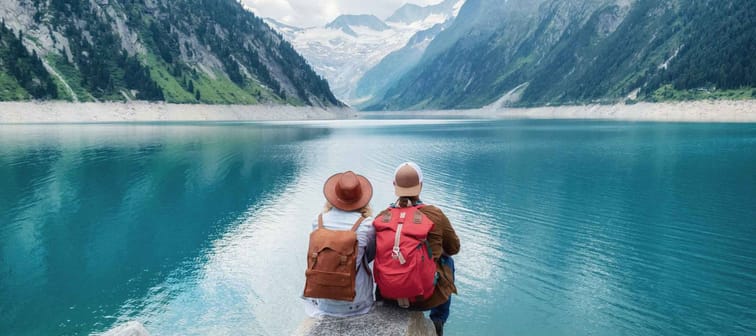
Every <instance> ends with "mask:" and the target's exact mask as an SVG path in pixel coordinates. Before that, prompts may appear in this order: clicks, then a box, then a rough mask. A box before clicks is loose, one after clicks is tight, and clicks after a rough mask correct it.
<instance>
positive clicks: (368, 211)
mask: <svg viewBox="0 0 756 336" xmlns="http://www.w3.org/2000/svg"><path fill="white" fill-rule="evenodd" d="M333 208H334V206H333V204H331V202H328V201H326V202H325V206H323V213H326V212H328V211H331V209H333ZM354 211H358V212H360V213H361V214H362V217H365V218H368V217H372V216H373V209H371V208H370V203H368V204H365V206H364V207H362V208H359V209H357V210H354Z"/></svg>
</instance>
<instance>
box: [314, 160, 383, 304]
mask: <svg viewBox="0 0 756 336" xmlns="http://www.w3.org/2000/svg"><path fill="white" fill-rule="evenodd" d="M323 194H324V195H325V198H326V204H325V209H324V210H323V212H322V213H321V214H319V215H318V216H317V218H316V219H315V220H314V221H313V222H312V228H313V232H312V233H311V234H310V247H309V251H308V269H307V271H306V275H307V283H306V284H305V291H304V295H303V298H304V299H305V311H306V312H307V314H308V315H309V316H310V317H321V316H338V317H346V316H354V315H360V314H366V313H369V312H370V310H371V309H372V307H373V303H374V299H373V278H372V273H371V271H370V269H369V266H368V263H369V262H371V261H372V260H373V258H374V257H375V230H374V228H373V225H372V224H371V223H372V222H373V219H372V212H371V209H370V199H371V198H372V196H373V187H372V185H371V184H370V182H369V181H368V180H367V178H365V177H364V176H361V175H357V174H355V173H354V172H351V171H347V172H343V173H338V174H334V175H333V176H331V177H330V178H328V180H326V182H325V185H324V186H323ZM345 237H346V238H345ZM338 241H342V242H344V241H347V244H342V245H341V246H346V247H334V246H335V245H336V244H337V243H335V242H338ZM350 245H351V246H350ZM354 246H356V247H357V248H356V251H352V250H353V249H354ZM353 252H356V253H353ZM329 258H330V260H335V262H334V261H330V260H329ZM339 263H341V264H343V265H341V266H339V265H338V264H339ZM334 264H336V265H334ZM342 266H343V267H342ZM318 267H326V268H327V267H332V268H333V267H336V268H339V267H341V269H342V270H344V269H345V270H346V271H345V272H348V273H351V274H350V275H346V274H344V275H343V276H342V278H335V275H334V274H336V273H339V270H338V269H337V270H336V271H334V270H329V269H324V270H318ZM318 277H321V278H318ZM347 277H348V278H347ZM335 283H344V284H345V285H344V286H343V287H342V288H337V287H335V286H334V284H335ZM344 291H346V293H347V294H346V295H345V294H344ZM334 298H338V299H334Z"/></svg>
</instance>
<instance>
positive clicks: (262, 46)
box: [0, 0, 341, 106]
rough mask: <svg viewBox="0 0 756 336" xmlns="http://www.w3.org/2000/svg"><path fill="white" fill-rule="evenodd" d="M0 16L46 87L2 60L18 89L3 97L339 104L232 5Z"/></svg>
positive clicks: (193, 0)
mask: <svg viewBox="0 0 756 336" xmlns="http://www.w3.org/2000/svg"><path fill="white" fill-rule="evenodd" d="M0 15H2V19H3V20H4V21H5V22H6V24H7V25H8V26H9V27H12V28H13V29H14V31H15V35H16V36H17V39H18V40H21V41H23V45H24V46H25V47H26V48H25V49H26V50H27V52H28V53H30V54H31V56H30V59H31V60H34V59H36V56H35V54H36V55H38V56H39V60H40V62H36V61H29V62H31V63H33V64H34V66H33V68H34V69H35V70H33V73H34V74H36V76H37V78H38V79H37V80H33V81H32V82H34V83H39V84H38V86H39V85H43V86H45V87H46V92H45V94H41V93H40V92H39V89H35V88H32V86H33V85H31V86H30V84H25V82H24V80H23V78H19V76H18V75H15V74H14V73H13V70H9V68H8V67H7V66H6V65H5V64H6V63H7V62H4V65H3V68H0V70H2V71H1V72H0V78H5V77H12V78H14V79H15V81H16V82H17V84H18V85H16V86H17V87H16V88H15V89H14V90H11V91H13V92H16V93H15V94H10V93H9V92H11V91H2V92H0V98H2V99H6V100H7V99H25V98H29V97H33V98H36V99H56V98H57V99H68V100H76V101H102V100H108V101H111V100H133V99H137V100H150V101H163V100H165V101H168V102H175V103H196V102H202V103H237V104H256V103H274V104H277V103H281V104H293V105H316V106H336V105H339V106H340V105H341V103H340V102H339V101H338V100H337V99H336V98H335V97H334V96H333V94H332V93H331V91H330V89H329V87H328V83H327V82H326V81H325V80H324V79H322V78H321V77H319V76H318V75H317V74H315V72H314V71H313V70H312V69H311V68H310V67H309V65H308V64H307V63H306V61H305V60H304V59H303V58H302V57H301V56H300V55H299V54H297V53H296V51H294V49H293V48H292V47H291V45H290V44H289V43H288V42H286V41H284V40H283V39H282V38H281V36H280V35H278V34H277V33H275V32H273V31H272V30H271V29H270V28H269V27H268V26H267V25H266V24H265V23H264V22H263V21H262V20H261V19H259V18H257V17H256V16H255V15H254V14H252V13H251V12H249V11H246V10H245V9H244V8H242V6H241V5H240V4H239V3H238V2H236V1H234V0H155V1H134V0H119V1H113V0H111V1H90V0H34V1H24V0H9V1H4V2H3V4H2V5H0ZM20 32H23V35H21V33H20ZM3 36H5V34H4V35H3ZM15 45H16V46H18V45H19V44H18V43H16V44H15ZM16 49H17V48H16ZM19 55H20V54H19ZM16 58H17V59H23V57H22V58H18V57H16ZM31 63H30V64H31ZM43 64H46V65H47V70H48V71H47V75H45V71H41V70H40V69H44V66H43ZM40 65H42V67H40ZM27 77H28V76H27ZM5 82H8V83H11V84H8V85H7V86H8V87H9V88H10V87H12V86H13V84H12V81H11V80H10V79H8V80H3V81H2V82H0V83H5ZM27 82H28V81H27ZM42 83H44V84H42ZM50 83H53V84H52V85H54V87H55V90H52V87H53V86H51V84H50ZM18 87H20V88H21V89H19V88H18ZM0 90H2V89H0ZM3 92H4V93H3Z"/></svg>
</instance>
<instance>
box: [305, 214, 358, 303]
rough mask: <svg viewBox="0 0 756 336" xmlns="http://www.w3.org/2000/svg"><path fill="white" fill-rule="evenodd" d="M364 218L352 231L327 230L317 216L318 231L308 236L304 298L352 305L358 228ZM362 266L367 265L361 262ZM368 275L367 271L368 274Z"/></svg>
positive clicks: (355, 224) (321, 215) (355, 275)
mask: <svg viewBox="0 0 756 336" xmlns="http://www.w3.org/2000/svg"><path fill="white" fill-rule="evenodd" d="M363 220H365V217H362V216H360V218H359V219H357V222H355V223H354V225H353V226H352V229H351V230H348V231H339V230H329V229H326V228H325V227H324V226H323V214H320V215H319V216H318V228H317V229H316V230H315V231H312V233H310V247H309V249H308V253H307V270H306V271H305V277H306V281H305V288H304V297H307V298H313V299H331V300H341V301H353V300H354V297H355V278H356V277H357V266H356V265H357V254H358V253H357V252H358V250H357V248H358V244H357V233H356V231H357V228H359V227H360V224H361V223H362V221H363ZM363 266H365V269H366V270H367V265H365V262H364V260H363ZM368 273H369V271H368Z"/></svg>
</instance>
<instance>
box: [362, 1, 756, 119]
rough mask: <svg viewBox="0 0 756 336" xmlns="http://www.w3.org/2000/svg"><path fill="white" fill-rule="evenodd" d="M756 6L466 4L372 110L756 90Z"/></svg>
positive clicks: (736, 94) (731, 3) (748, 3)
mask: <svg viewBox="0 0 756 336" xmlns="http://www.w3.org/2000/svg"><path fill="white" fill-rule="evenodd" d="M754 17H756V2H754V1H748V0H724V1H714V0H702V1H683V0H663V1H658V0H588V1H576V0H535V1H533V0H509V1H507V2H505V3H502V2H500V1H495V0H468V1H466V3H465V5H464V6H463V7H462V9H461V11H460V13H459V16H458V17H457V19H456V20H455V21H454V23H453V25H452V26H451V27H449V28H448V29H446V30H445V31H443V32H442V33H440V34H439V35H438V37H437V38H436V39H434V40H433V42H432V43H431V44H430V45H429V46H428V47H427V50H426V51H425V53H424V54H423V56H422V58H421V59H420V60H419V61H418V62H417V65H415V66H414V67H413V68H412V69H411V70H409V71H407V73H406V74H405V75H404V76H402V77H401V78H400V79H399V80H397V81H396V83H395V84H394V85H392V86H391V87H389V88H388V89H387V90H386V93H385V94H384V96H383V97H382V98H381V99H379V102H377V103H375V104H373V105H371V106H369V107H368V108H367V109H370V110H385V109H392V110H396V109H408V108H409V109H425V108H443V109H446V108H476V107H482V106H487V105H494V106H499V105H502V104H504V105H515V106H530V105H549V104H583V103H596V102H599V103H603V102H609V103H610V102H618V101H623V100H627V101H637V100H647V101H658V100H665V99H692V98H697V97H710V96H711V97H716V96H717V95H718V94H719V95H723V96H727V97H735V98H737V97H745V98H747V97H752V96H753V95H754V94H756V91H754V90H753V88H754V87H756V58H754V57H753V55H754V54H756V21H754Z"/></svg>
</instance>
